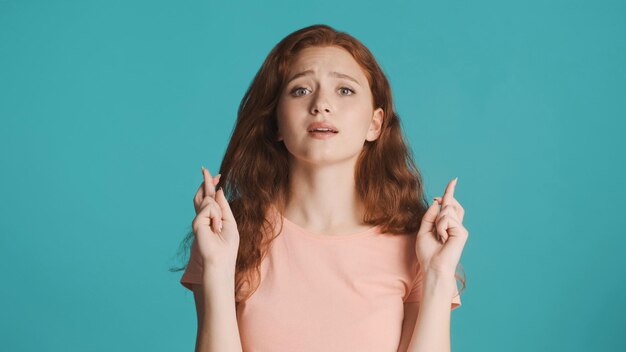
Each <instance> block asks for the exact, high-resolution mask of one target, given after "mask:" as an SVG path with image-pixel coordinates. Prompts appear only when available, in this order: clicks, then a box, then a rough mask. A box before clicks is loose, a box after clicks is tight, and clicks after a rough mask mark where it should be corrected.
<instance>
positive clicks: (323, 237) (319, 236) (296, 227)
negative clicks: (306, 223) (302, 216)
mask: <svg viewBox="0 0 626 352" xmlns="http://www.w3.org/2000/svg"><path fill="white" fill-rule="evenodd" d="M280 217H281V218H282V220H283V224H285V225H286V226H287V227H290V228H291V229H292V230H295V232H297V233H300V234H303V235H305V236H307V237H310V238H315V239H318V240H323V241H336V240H347V239H354V238H362V237H368V236H373V235H376V234H377V233H378V232H379V228H380V225H374V226H372V227H370V228H369V229H365V230H362V231H358V232H355V233H350V234H345V235H325V234H321V233H318V232H313V231H310V230H307V229H305V228H303V227H302V226H300V225H298V224H296V223H295V222H293V221H291V220H289V219H287V218H286V217H285V216H284V215H282V214H281V215H280Z"/></svg>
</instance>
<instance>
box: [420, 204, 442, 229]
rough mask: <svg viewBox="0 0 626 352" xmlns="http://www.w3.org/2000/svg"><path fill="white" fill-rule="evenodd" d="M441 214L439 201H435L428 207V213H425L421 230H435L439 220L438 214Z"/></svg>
mask: <svg viewBox="0 0 626 352" xmlns="http://www.w3.org/2000/svg"><path fill="white" fill-rule="evenodd" d="M438 214H439V203H437V201H434V202H433V204H431V205H430V206H429V207H428V209H427V210H426V213H424V217H423V218H422V224H421V225H420V230H419V232H431V231H434V228H435V220H437V215H438Z"/></svg>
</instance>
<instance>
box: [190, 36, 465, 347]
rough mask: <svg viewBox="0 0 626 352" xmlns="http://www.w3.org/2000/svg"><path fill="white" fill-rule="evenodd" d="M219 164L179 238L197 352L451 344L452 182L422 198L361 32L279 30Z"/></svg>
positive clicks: (456, 224)
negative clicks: (185, 247) (186, 252)
mask: <svg viewBox="0 0 626 352" xmlns="http://www.w3.org/2000/svg"><path fill="white" fill-rule="evenodd" d="M219 170H220V174H219V175H217V176H215V177H213V176H212V175H211V173H210V172H209V170H207V169H205V168H204V167H202V174H203V176H204V182H203V183H202V184H201V185H200V187H199V188H198V191H197V193H196V195H195V197H194V206H195V208H196V213H197V215H196V217H195V218H194V220H193V222H192V231H191V232H190V233H189V234H188V236H187V238H186V240H187V241H188V242H186V243H191V255H190V259H189V262H188V265H187V267H186V269H185V272H184V274H183V276H182V278H181V283H182V284H183V285H184V286H185V287H186V288H188V289H190V290H193V293H194V298H195V302H196V309H197V317H198V334H197V340H196V350H198V351H220V352H222V351H241V350H243V351H273V352H276V351H377V352H381V351H429V352H433V351H449V350H450V315H451V313H450V311H451V309H454V308H456V307H458V306H459V305H460V304H461V301H460V297H459V292H458V290H457V286H456V278H457V273H456V268H457V265H458V263H459V259H460V257H461V253H462V250H463V247H464V245H465V242H466V240H467V237H468V231H467V229H465V228H464V226H463V225H462V221H463V215H464V210H463V208H462V207H461V205H460V203H459V202H458V201H457V200H456V199H455V198H454V189H455V186H456V179H454V180H452V181H450V183H448V185H447V187H446V189H445V191H444V193H443V195H442V197H435V198H434V201H433V203H432V204H431V205H430V206H428V202H427V199H426V197H425V195H424V190H423V185H422V180H421V175H420V173H419V171H418V169H417V167H416V166H415V163H414V161H413V158H412V155H411V152H410V149H409V148H408V147H407V144H406V143H405V141H404V137H403V135H402V131H401V129H400V121H399V116H398V114H397V113H396V112H395V111H394V109H393V104H392V96H391V88H390V86H389V82H388V81H387V79H386V77H385V75H384V74H383V72H382V70H381V68H380V67H379V65H378V64H377V62H376V60H375V59H374V57H373V55H372V54H371V53H370V51H369V50H368V49H367V48H366V47H365V46H364V45H363V44H362V43H361V42H359V41H358V40H357V39H355V38H354V37H352V36H350V35H349V34H347V33H345V32H338V31H336V30H334V29H333V28H332V27H329V26H326V25H314V26H310V27H306V28H303V29H300V30H298V31H296V32H294V33H291V34H290V35H288V36H287V37H285V38H284V39H283V40H282V41H280V42H279V43H278V44H277V45H276V46H275V47H274V48H273V50H272V51H271V52H270V53H269V55H268V57H267V58H266V59H265V61H264V63H263V65H262V66H261V68H260V70H259V71H258V73H257V74H256V76H255V78H254V80H253V82H252V83H251V85H250V87H249V88H248V90H247V92H246V94H245V96H244V97H243V100H242V102H241V105H240V107H239V112H238V117H237V121H236V125H235V128H234V131H233V134H232V137H231V140H230V143H229V145H228V148H227V150H226V153H225V155H224V158H223V161H222V164H221V165H220V169H219ZM216 189H217V191H216ZM440 206H441V208H440ZM460 280H461V282H462V284H463V288H465V280H464V278H461V277H460Z"/></svg>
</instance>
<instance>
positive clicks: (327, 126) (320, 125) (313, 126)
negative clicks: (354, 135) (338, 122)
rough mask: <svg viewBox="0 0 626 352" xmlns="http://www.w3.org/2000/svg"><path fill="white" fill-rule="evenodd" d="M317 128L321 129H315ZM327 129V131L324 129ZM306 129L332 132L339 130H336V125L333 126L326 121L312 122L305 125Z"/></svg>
mask: <svg viewBox="0 0 626 352" xmlns="http://www.w3.org/2000/svg"><path fill="white" fill-rule="evenodd" d="M317 129H322V130H317ZM326 130H328V131H326ZM307 131H308V132H332V133H339V130H337V127H335V126H333V125H332V124H331V123H328V122H313V123H312V124H310V125H309V126H308V127H307Z"/></svg>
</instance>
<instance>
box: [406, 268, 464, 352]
mask: <svg viewBox="0 0 626 352" xmlns="http://www.w3.org/2000/svg"><path fill="white" fill-rule="evenodd" d="M455 290H456V282H455V280H454V277H447V276H442V275H438V274H436V273H434V272H431V271H426V273H425V275H424V291H423V292H424V294H423V298H422V301H421V304H420V307H419V313H418V315H417V322H416V324H415V330H414V331H413V336H412V337H411V342H410V344H409V347H408V350H407V351H409V352H450V314H451V313H450V303H451V301H452V296H453V295H454V293H455Z"/></svg>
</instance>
